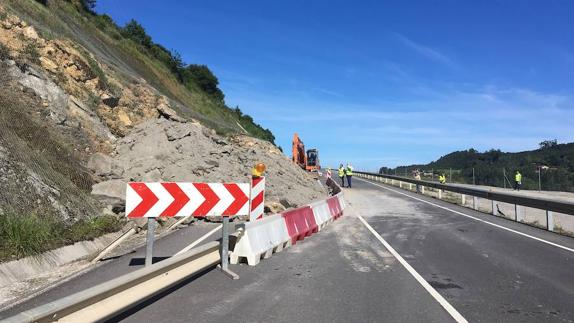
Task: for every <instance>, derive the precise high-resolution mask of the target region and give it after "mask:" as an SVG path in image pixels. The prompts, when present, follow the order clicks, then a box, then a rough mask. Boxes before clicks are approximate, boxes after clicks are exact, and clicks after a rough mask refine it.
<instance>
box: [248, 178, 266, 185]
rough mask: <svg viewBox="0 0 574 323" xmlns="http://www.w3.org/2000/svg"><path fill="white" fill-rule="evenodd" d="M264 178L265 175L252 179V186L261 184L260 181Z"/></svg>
mask: <svg viewBox="0 0 574 323" xmlns="http://www.w3.org/2000/svg"><path fill="white" fill-rule="evenodd" d="M262 180H263V177H255V178H253V180H252V182H251V183H252V184H251V187H255V186H257V184H259V182H261V181H262Z"/></svg>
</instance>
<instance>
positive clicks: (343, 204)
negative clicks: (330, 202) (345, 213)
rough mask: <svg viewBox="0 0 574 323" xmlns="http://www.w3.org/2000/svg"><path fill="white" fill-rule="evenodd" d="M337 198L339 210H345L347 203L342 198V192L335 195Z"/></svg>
mask: <svg viewBox="0 0 574 323" xmlns="http://www.w3.org/2000/svg"><path fill="white" fill-rule="evenodd" d="M335 196H337V198H338V199H339V205H341V210H344V209H346V208H347V206H348V205H347V202H346V201H345V198H344V197H343V192H341V193H339V194H337V195H335Z"/></svg>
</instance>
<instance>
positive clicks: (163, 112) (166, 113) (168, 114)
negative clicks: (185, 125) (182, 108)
mask: <svg viewBox="0 0 574 323" xmlns="http://www.w3.org/2000/svg"><path fill="white" fill-rule="evenodd" d="M157 111H158V112H159V114H160V116H162V117H164V118H166V119H168V120H173V121H177V122H186V120H185V119H184V118H182V117H180V116H178V115H177V113H176V112H175V110H173V109H172V108H170V107H169V106H168V105H167V104H165V103H160V104H158V106H157Z"/></svg>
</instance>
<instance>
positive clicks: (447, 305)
mask: <svg viewBox="0 0 574 323" xmlns="http://www.w3.org/2000/svg"><path fill="white" fill-rule="evenodd" d="M355 217H357V218H358V219H359V220H361V222H362V223H363V224H364V225H365V227H367V229H369V231H371V233H372V234H373V235H374V236H375V237H376V238H377V239H378V240H379V241H380V242H381V243H382V244H383V246H385V248H387V250H388V251H389V252H390V253H391V254H392V255H393V256H394V257H395V258H397V260H398V261H399V262H400V263H401V265H403V267H405V269H406V270H407V271H408V272H409V273H410V274H411V275H412V276H413V277H414V278H415V279H416V280H417V281H418V282H419V284H421V285H422V286H423V288H424V289H426V291H427V292H429V294H431V296H432V297H433V298H434V299H435V300H436V301H437V302H438V303H439V304H440V305H441V306H442V307H443V308H444V309H445V310H446V311H447V312H448V314H450V316H452V318H453V319H454V320H455V321H457V322H468V321H467V320H466V319H465V318H464V317H463V316H462V315H461V314H460V313H459V312H458V311H457V310H456V309H455V308H454V307H453V306H452V305H450V303H449V302H448V301H447V300H446V299H444V297H442V295H441V294H439V293H438V292H437V291H436V289H434V288H433V287H432V286H431V285H430V284H429V283H428V282H427V281H426V280H425V279H424V278H423V277H422V276H421V275H420V274H419V273H417V271H416V270H415V269H414V268H413V267H411V265H409V263H408V262H406V261H405V260H404V259H403V257H401V255H399V253H398V252H397V251H396V250H395V249H394V248H393V247H391V245H390V244H389V243H388V242H387V241H385V239H383V237H381V235H380V234H379V233H378V232H377V231H375V229H373V227H371V226H370V225H369V224H368V223H367V221H365V219H363V217H362V216H360V215H359V214H355Z"/></svg>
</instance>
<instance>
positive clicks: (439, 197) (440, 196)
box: [438, 188, 442, 200]
mask: <svg viewBox="0 0 574 323" xmlns="http://www.w3.org/2000/svg"><path fill="white" fill-rule="evenodd" d="M438 199H439V200H442V190H441V189H440V188H439V190H438Z"/></svg>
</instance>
